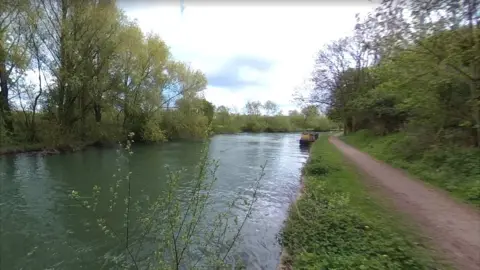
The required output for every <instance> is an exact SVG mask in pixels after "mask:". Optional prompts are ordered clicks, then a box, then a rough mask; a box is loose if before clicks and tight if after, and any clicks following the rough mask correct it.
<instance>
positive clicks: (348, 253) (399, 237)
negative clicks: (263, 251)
mask: <svg viewBox="0 0 480 270" xmlns="http://www.w3.org/2000/svg"><path fill="white" fill-rule="evenodd" d="M304 171H305V175H304V192H303V194H302V195H301V196H300V197H299V198H298V200H297V201H296V202H295V203H294V204H293V205H292V206H291V208H290V213H289V217H288V219H287V221H286V224H285V228H284V229H283V231H282V234H281V243H282V245H283V247H284V249H285V250H286V253H287V254H290V255H289V256H285V257H284V261H283V262H282V263H283V265H285V266H286V268H287V269H289V268H293V269H325V268H328V269H428V268H429V267H432V266H434V264H435V263H434V260H433V259H432V257H431V255H430V251H429V250H427V248H425V247H424V246H422V245H421V244H419V243H420V242H421V241H420V238H419V236H417V235H415V234H414V233H411V232H410V231H409V230H408V225H406V223H404V222H403V221H402V220H401V219H400V217H398V216H395V215H392V214H391V213H392V212H391V211H390V209H389V206H388V205H386V204H384V203H383V202H381V201H380V199H378V198H376V197H375V196H372V195H371V194H370V193H369V192H368V190H367V189H366V187H365V186H364V185H363V183H362V182H361V181H359V180H360V176H359V175H358V174H357V173H356V171H355V170H354V169H353V168H352V167H351V166H350V165H347V164H346V163H345V162H344V159H343V157H342V155H341V154H340V152H338V151H337V150H336V149H335V147H334V146H333V145H331V144H330V143H329V142H328V138H327V136H322V137H320V138H319V139H318V140H317V142H315V143H314V144H313V146H312V149H311V151H310V159H309V162H308V163H307V164H306V165H305V168H304Z"/></svg>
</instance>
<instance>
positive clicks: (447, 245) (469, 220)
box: [329, 137, 480, 270]
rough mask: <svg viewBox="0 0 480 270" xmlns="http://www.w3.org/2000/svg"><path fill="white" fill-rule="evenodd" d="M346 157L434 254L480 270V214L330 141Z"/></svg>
mask: <svg viewBox="0 0 480 270" xmlns="http://www.w3.org/2000/svg"><path fill="white" fill-rule="evenodd" d="M329 140H330V142H331V143H332V144H333V145H335V146H336V147H337V148H338V149H339V150H340V151H341V152H342V153H343V154H344V156H345V157H346V158H347V159H348V160H349V161H351V162H352V163H353V164H354V165H355V166H356V167H357V168H358V169H360V171H362V172H363V173H364V174H365V175H366V176H367V177H368V179H367V180H369V181H371V182H372V184H374V185H375V186H377V187H378V189H379V192H380V193H381V194H382V195H383V196H384V197H387V198H389V199H390V200H391V201H392V202H393V205H394V207H395V208H396V210H398V211H399V212H401V213H402V214H404V215H405V216H407V217H408V218H409V219H410V220H412V221H413V223H414V224H415V225H417V226H418V228H419V229H420V230H421V233H422V235H424V236H427V237H428V238H429V239H430V241H429V242H431V243H432V245H433V246H432V247H431V248H433V249H434V250H436V251H438V252H439V254H440V255H441V256H442V257H443V258H445V259H446V260H447V261H449V262H450V263H451V264H452V266H454V267H455V268H457V269H465V270H479V269H480V213H479V212H478V211H477V210H476V209H473V208H471V207H469V206H467V205H463V204H461V203H459V202H457V201H455V200H453V199H452V198H450V197H449V196H448V195H447V194H446V193H445V192H443V191H441V190H438V189H436V188H434V187H430V186H428V185H427V184H425V183H422V182H421V181H419V180H415V179H412V178H411V177H409V176H408V175H407V174H406V173H405V172H403V171H402V170H398V169H395V168H393V167H391V166H389V165H387V164H385V163H383V162H381V161H377V160H375V159H373V158H372V157H370V156H369V155H367V154H365V153H363V152H361V151H359V150H357V149H355V148H353V147H351V146H349V145H347V144H345V143H344V142H342V141H340V140H339V139H338V138H336V137H330V139H329Z"/></svg>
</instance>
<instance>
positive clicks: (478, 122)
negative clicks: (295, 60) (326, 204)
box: [299, 0, 480, 205]
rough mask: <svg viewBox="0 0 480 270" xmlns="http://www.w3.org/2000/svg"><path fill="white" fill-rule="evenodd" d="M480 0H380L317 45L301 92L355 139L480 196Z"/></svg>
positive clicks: (451, 187) (462, 192) (466, 196)
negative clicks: (347, 32) (346, 33)
mask: <svg viewBox="0 0 480 270" xmlns="http://www.w3.org/2000/svg"><path fill="white" fill-rule="evenodd" d="M479 2H480V1H478V0H465V1H461V2H460V1H451V0H439V1H393V0H384V1H382V3H381V5H380V6H379V7H378V8H377V9H376V10H375V11H374V12H372V13H371V14H369V16H367V17H366V18H365V19H362V20H361V19H360V18H357V19H358V23H357V25H356V27H355V31H354V35H353V36H350V37H346V38H342V39H340V40H336V41H334V42H332V43H330V44H328V45H326V46H325V48H323V49H322V50H321V51H320V52H319V53H318V56H317V58H316V66H315V69H314V72H313V78H312V85H313V87H312V90H311V91H310V92H309V93H308V95H306V96H303V97H302V96H300V98H299V99H300V100H301V101H304V102H307V103H311V104H315V105H317V106H320V107H322V108H323V109H325V111H326V114H327V115H328V116H329V118H330V119H332V120H333V121H337V122H340V123H343V127H344V132H345V134H346V135H347V136H345V137H344V140H346V141H347V142H349V143H351V144H353V145H355V146H357V147H359V148H360V149H361V150H364V151H366V152H368V153H370V154H372V155H374V156H375V157H376V158H378V159H381V160H384V161H386V162H388V163H390V164H392V165H394V166H396V167H400V168H403V169H405V170H407V171H408V172H409V173H411V174H413V175H415V176H417V177H418V178H419V179H422V180H424V181H427V182H430V183H432V184H435V185H437V186H439V187H441V188H443V189H445V190H447V191H449V192H451V193H452V194H453V195H454V196H457V197H459V198H461V199H463V200H465V201H468V202H470V203H474V204H477V205H480V182H479V181H478V179H480V166H478V164H480V57H479V56H480V18H479V15H480V13H478V10H479V8H480V5H479ZM360 130H361V132H358V131H360Z"/></svg>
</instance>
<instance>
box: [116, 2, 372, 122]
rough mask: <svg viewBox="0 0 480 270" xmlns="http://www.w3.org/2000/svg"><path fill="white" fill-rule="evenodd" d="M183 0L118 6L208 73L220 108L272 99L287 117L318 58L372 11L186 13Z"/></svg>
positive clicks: (318, 8)
mask: <svg viewBox="0 0 480 270" xmlns="http://www.w3.org/2000/svg"><path fill="white" fill-rule="evenodd" d="M177 1H178V3H177V4H175V3H173V2H171V1H169V2H168V3H167V4H164V3H165V1H148V2H141V4H132V3H133V2H134V1H129V2H126V3H125V2H124V3H122V2H120V4H119V5H120V8H122V9H123V10H124V11H125V13H126V15H127V16H128V17H130V18H131V19H136V20H137V22H138V24H139V26H140V27H141V28H142V30H143V31H144V32H153V33H156V34H159V35H160V37H161V38H162V39H163V40H164V41H165V42H166V43H167V45H168V46H169V47H170V49H171V52H172V54H173V57H174V58H175V59H177V60H181V61H185V62H188V63H190V65H191V66H192V67H193V68H196V69H200V70H202V71H203V72H204V73H205V74H206V76H207V79H208V87H207V89H206V90H205V92H204V95H205V98H206V99H207V100H208V101H210V102H212V103H213V104H214V105H216V106H220V105H225V106H228V107H234V108H236V109H237V110H240V111H241V110H243V108H244V105H245V103H246V102H247V101H257V100H258V101H261V102H265V101H267V100H271V101H273V102H275V103H277V104H278V105H279V106H280V109H281V110H282V111H283V112H284V113H287V112H288V110H292V109H298V108H297V107H296V105H295V104H294V102H293V98H292V94H293V93H294V91H295V89H296V88H297V87H299V86H301V85H302V84H303V83H304V81H305V80H307V79H308V78H309V77H310V74H311V72H312V69H313V64H314V57H315V55H316V53H317V52H318V51H319V50H320V49H321V48H322V46H324V45H325V44H326V43H328V42H329V41H332V40H335V39H338V38H341V37H344V36H347V35H350V34H351V33H352V32H353V28H354V26H355V14H356V13H360V14H366V13H367V12H369V11H371V10H372V9H373V8H374V7H373V6H372V4H369V2H368V1H367V0H358V1H351V2H350V1H338V2H337V3H338V4H336V5H335V4H334V2H333V1H331V3H330V2H328V1H324V2H322V1H321V0H318V1H317V4H315V5H313V4H312V5H310V6H309V5H308V4H306V3H303V2H298V3H299V4H298V5H293V3H294V2H292V4H289V5H281V4H278V5H275V4H274V3H275V2H272V3H271V4H263V5H262V4H247V3H248V2H245V3H246V4H243V5H235V4H234V3H235V2H234V1H232V2H227V3H231V4H221V3H219V2H215V1H213V2H211V3H209V4H207V2H206V1H205V3H203V4H198V3H197V2H195V3H189V0H184V6H185V9H184V11H183V14H182V13H181V8H180V1H181V0H177ZM292 1H294V0H292ZM312 2H313V1H312ZM224 3H225V2H224ZM257 3H262V2H257ZM279 3H281V2H279ZM300 3H302V4H300Z"/></svg>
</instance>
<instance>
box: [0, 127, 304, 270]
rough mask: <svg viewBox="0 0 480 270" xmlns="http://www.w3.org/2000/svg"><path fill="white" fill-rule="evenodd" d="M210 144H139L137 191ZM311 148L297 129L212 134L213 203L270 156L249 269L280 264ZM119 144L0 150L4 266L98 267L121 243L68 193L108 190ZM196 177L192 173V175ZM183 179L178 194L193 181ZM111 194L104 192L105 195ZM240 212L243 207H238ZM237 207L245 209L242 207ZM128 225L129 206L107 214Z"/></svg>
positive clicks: (159, 183)
mask: <svg viewBox="0 0 480 270" xmlns="http://www.w3.org/2000/svg"><path fill="white" fill-rule="evenodd" d="M203 147H204V145H203V144H202V143H198V142H175V143H168V144H164V145H139V146H135V147H134V152H135V154H134V158H133V159H132V160H131V163H130V165H129V170H130V171H132V192H133V193H132V194H133V195H134V196H139V195H140V194H148V195H150V196H152V197H156V196H159V195H161V194H163V193H164V192H165V190H166V184H167V182H166V177H165V176H166V173H167V169H166V168H165V165H167V164H168V165H169V166H170V167H171V168H172V169H178V168H181V167H186V168H187V169H189V170H190V171H192V170H193V167H194V166H195V165H196V164H197V163H198V162H199V160H200V158H201V153H200V151H201V150H202V149H203ZM307 154H308V148H299V146H298V136H297V135H295V134H289V135H284V134H240V135H220V136H215V137H214V138H212V141H211V143H210V146H209V152H208V155H209V157H210V158H213V159H216V160H218V162H219V165H220V167H219V168H218V170H217V177H218V182H217V183H216V186H215V199H216V200H217V201H216V203H215V207H217V208H218V210H222V209H223V207H224V206H225V203H227V201H229V200H230V199H231V198H233V196H234V195H235V194H236V193H237V192H238V191H241V190H248V189H249V188H250V187H251V184H252V183H253V182H254V181H255V179H256V178H257V177H258V176H259V174H260V172H261V168H260V166H261V165H263V164H264V163H265V162H267V167H266V168H265V176H264V178H263V179H262V182H261V187H260V189H259V190H258V201H257V203H256V205H255V207H254V209H253V213H252V219H250V220H249V221H248V222H247V223H246V224H245V227H244V228H243V231H242V236H243V237H242V239H243V241H242V242H241V245H240V246H239V248H240V249H239V254H241V256H242V257H243V258H245V259H247V262H248V268H249V269H275V268H276V265H277V263H278V260H279V254H280V247H279V245H278V243H277V240H276V235H277V233H278V232H279V231H280V229H281V227H282V224H283V221H284V220H285V218H286V214H287V209H288V206H289V204H290V203H291V200H292V198H293V197H294V194H295V193H296V191H297V189H298V186H299V176H300V169H301V167H302V165H303V163H304V162H305V160H306V158H307ZM115 164H116V152H115V149H89V150H86V151H83V152H77V153H72V154H67V155H56V156H47V157H41V156H27V155H18V156H8V157H0V176H1V178H0V181H1V182H0V187H1V190H0V192H1V196H0V207H1V209H0V210H1V211H0V217H1V220H2V239H1V243H0V256H1V258H2V260H1V265H0V269H20V268H24V269H32V268H35V269H45V268H55V269H69V270H70V269H72V270H74V269H99V268H101V265H102V261H103V259H102V257H103V256H104V255H105V253H107V252H108V251H110V250H112V249H115V248H119V244H118V242H116V241H115V240H113V239H108V238H105V236H104V235H103V234H102V233H101V232H100V231H99V230H98V229H95V228H93V227H88V226H87V227H86V225H85V224H86V223H87V222H90V223H92V220H93V221H95V217H92V216H91V213H89V212H87V211H85V209H83V208H81V207H79V206H78V204H75V203H74V202H72V200H71V199H69V198H68V196H67V194H68V193H69V191H70V190H72V189H75V190H78V191H80V192H81V193H83V194H91V190H92V187H93V186H94V185H99V186H100V187H101V188H102V189H103V190H107V189H108V187H109V186H110V185H111V183H112V182H113V181H115V180H114V178H113V177H112V176H113V174H115V173H116V165H115ZM190 180H191V179H190ZM190 180H189V178H188V177H187V178H185V179H182V181H183V182H182V183H181V187H182V188H181V189H180V190H179V191H178V192H179V193H186V192H187V191H188V190H189V189H190V187H189V185H190V183H191V181H190ZM107 199H108V198H104V200H107ZM237 211H240V212H242V211H245V209H242V208H238V209H237ZM240 212H239V213H240ZM108 220H109V222H110V223H112V224H116V225H118V226H119V227H121V226H122V224H123V223H122V220H123V212H114V213H113V214H111V215H109V216H108Z"/></svg>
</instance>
